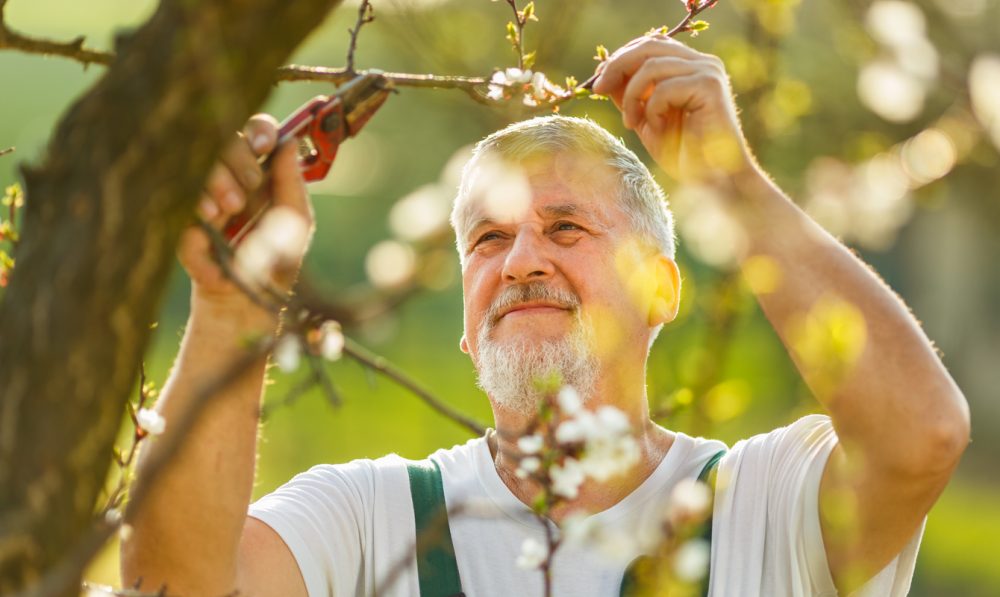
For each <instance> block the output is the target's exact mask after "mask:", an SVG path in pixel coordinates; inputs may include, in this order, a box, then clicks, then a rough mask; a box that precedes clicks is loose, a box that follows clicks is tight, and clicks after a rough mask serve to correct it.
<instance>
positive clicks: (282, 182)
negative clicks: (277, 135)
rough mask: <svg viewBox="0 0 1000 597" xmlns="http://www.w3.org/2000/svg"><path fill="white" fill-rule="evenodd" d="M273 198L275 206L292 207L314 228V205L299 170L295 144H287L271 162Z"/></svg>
mask: <svg viewBox="0 0 1000 597" xmlns="http://www.w3.org/2000/svg"><path fill="white" fill-rule="evenodd" d="M271 196H272V200H273V201H274V205H285V206H288V207H291V208H292V209H294V210H295V211H296V212H297V213H299V214H300V215H301V216H302V217H304V218H306V221H307V222H308V223H309V225H310V226H312V222H313V211H312V203H310V201H309V192H308V191H307V190H306V183H305V181H304V180H303V179H302V171H301V170H300V169H299V156H298V148H297V147H296V145H295V143H294V142H289V143H285V144H283V145H281V146H280V147H278V149H277V150H275V152H274V157H273V158H272V160H271Z"/></svg>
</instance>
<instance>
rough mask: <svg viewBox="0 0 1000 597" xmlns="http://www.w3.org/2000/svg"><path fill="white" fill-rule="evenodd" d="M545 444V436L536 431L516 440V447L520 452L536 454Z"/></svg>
mask: <svg viewBox="0 0 1000 597" xmlns="http://www.w3.org/2000/svg"><path fill="white" fill-rule="evenodd" d="M544 445H545V438H543V437H542V436H541V435H538V434H537V433H535V434H532V435H525V436H522V437H520V438H518V440H517V449H518V450H520V451H521V453H522V454H538V453H539V452H540V451H541V450H542V447H543V446H544Z"/></svg>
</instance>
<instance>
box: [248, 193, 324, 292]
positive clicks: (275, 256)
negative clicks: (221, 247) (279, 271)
mask: <svg viewBox="0 0 1000 597" xmlns="http://www.w3.org/2000/svg"><path fill="white" fill-rule="evenodd" d="M307 244H309V223H308V222H307V221H306V219H305V218H303V217H302V216H301V215H300V214H299V213H298V212H296V211H295V210H294V209H292V208H291V207H287V206H283V205H278V206H275V207H272V208H271V209H269V210H268V211H267V213H265V214H264V216H263V217H262V218H261V219H260V222H259V223H258V224H257V227H256V228H254V229H253V230H251V231H250V232H249V233H248V234H247V236H246V238H244V239H243V242H241V243H240V245H239V247H237V249H236V267H237V269H238V270H239V271H240V272H241V273H243V274H244V275H245V276H247V277H248V278H249V279H250V280H251V281H254V282H258V283H261V282H265V281H267V280H268V278H269V277H270V275H271V272H272V271H273V270H274V268H275V267H276V266H278V265H280V264H282V263H286V262H290V261H296V260H298V259H300V258H301V257H302V253H303V252H304V251H305V248H306V245H307Z"/></svg>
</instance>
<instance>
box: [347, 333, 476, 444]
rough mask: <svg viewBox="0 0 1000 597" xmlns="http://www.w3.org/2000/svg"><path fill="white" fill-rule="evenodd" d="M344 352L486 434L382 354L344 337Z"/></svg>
mask: <svg viewBox="0 0 1000 597" xmlns="http://www.w3.org/2000/svg"><path fill="white" fill-rule="evenodd" d="M344 354H345V355H347V356H349V357H351V358H352V359H354V360H356V361H358V362H360V363H362V364H364V365H366V366H367V367H369V368H371V369H374V370H375V371H378V372H379V373H381V374H382V375H384V376H386V377H388V378H389V379H391V380H393V381H395V382H396V383H398V384H399V385H401V386H403V387H404V388H406V389H407V390H409V391H410V392H412V393H413V394H415V395H416V396H417V397H418V398H420V399H421V400H423V401H424V402H425V403H427V405H428V406H430V407H431V408H433V409H434V410H436V411H437V412H438V413H440V414H442V415H444V416H446V417H448V418H449V419H451V420H452V421H455V422H456V423H458V424H459V425H462V426H463V427H465V428H466V429H468V430H469V431H471V432H472V433H473V434H475V435H477V436H481V435H485V434H486V428H485V427H483V426H482V425H481V424H480V423H478V422H476V421H475V420H473V419H471V418H469V417H467V416H465V415H463V414H462V413H460V412H458V411H456V410H454V409H453V408H451V407H450V406H448V405H447V404H445V403H444V402H442V401H441V400H439V399H438V398H436V397H434V395H433V394H431V393H430V392H428V391H427V390H425V389H424V388H423V387H421V386H420V384H418V383H417V382H416V381H414V380H413V379H412V378H410V377H409V376H408V375H406V374H405V373H403V372H402V371H400V370H399V369H397V368H396V367H394V366H393V365H392V364H391V363H389V362H388V361H387V360H385V359H384V358H382V357H380V356H375V355H373V354H371V353H369V352H368V351H367V350H365V349H364V348H362V347H361V346H359V345H358V344H356V343H355V342H354V341H352V340H350V339H347V338H345V339H344Z"/></svg>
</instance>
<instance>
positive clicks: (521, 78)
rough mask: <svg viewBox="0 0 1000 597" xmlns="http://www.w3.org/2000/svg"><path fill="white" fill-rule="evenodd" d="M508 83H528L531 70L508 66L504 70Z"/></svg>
mask: <svg viewBox="0 0 1000 597" xmlns="http://www.w3.org/2000/svg"><path fill="white" fill-rule="evenodd" d="M504 75H505V76H506V77H507V82H508V83H528V82H530V81H531V76H532V73H531V70H530V69H525V70H521V69H519V68H513V67H512V68H508V69H507V70H506V71H504Z"/></svg>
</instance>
